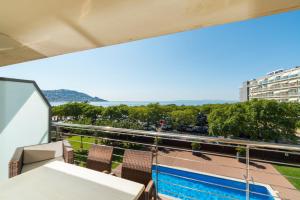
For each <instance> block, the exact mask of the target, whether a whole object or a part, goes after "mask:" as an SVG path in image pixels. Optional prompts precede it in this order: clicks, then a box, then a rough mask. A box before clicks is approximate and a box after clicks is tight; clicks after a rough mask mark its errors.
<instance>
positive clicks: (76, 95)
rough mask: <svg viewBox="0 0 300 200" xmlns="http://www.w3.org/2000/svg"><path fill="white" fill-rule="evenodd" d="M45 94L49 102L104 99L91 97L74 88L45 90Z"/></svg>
mask: <svg viewBox="0 0 300 200" xmlns="http://www.w3.org/2000/svg"><path fill="white" fill-rule="evenodd" d="M43 93H44V95H45V96H46V98H47V99H48V101H49V102H85V101H88V102H103V101H106V100H104V99H100V98H99V97H91V96H89V95H87V94H85V93H82V92H77V91H74V90H66V89H60V90H43Z"/></svg>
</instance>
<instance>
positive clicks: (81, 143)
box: [51, 123, 300, 199]
mask: <svg viewBox="0 0 300 200" xmlns="http://www.w3.org/2000/svg"><path fill="white" fill-rule="evenodd" d="M51 136H52V140H54V141H56V140H62V139H64V140H68V141H69V142H70V143H71V144H72V146H73V148H74V151H75V164H76V165H79V166H82V167H85V166H86V161H87V158H88V152H89V149H90V148H91V146H92V145H94V144H98V145H107V146H112V147H113V148H114V151H113V160H112V163H113V164H112V171H113V172H114V174H116V175H117V176H121V172H120V171H121V168H122V160H123V156H124V151H125V150H126V149H135V150H142V151H151V152H153V156H154V158H153V170H152V173H153V174H152V177H153V180H154V182H155V186H156V190H157V193H158V194H159V196H160V197H161V198H166V199H172V198H179V199H201V198H203V197H205V198H217V199H218V198H219V199H227V198H229V199H230V198H233V199H234V198H237V196H239V195H241V197H242V198H246V197H247V195H248V196H249V197H250V199H252V198H258V199H265V197H268V198H267V199H298V198H299V197H300V191H298V190H297V189H296V188H295V187H294V186H293V185H292V184H291V183H289V181H288V180H293V179H298V178H297V177H291V176H286V175H282V174H280V173H278V172H277V171H276V169H275V168H274V167H275V166H277V165H287V166H293V167H300V165H299V159H300V148H299V147H297V146H286V145H278V144H267V143H260V142H247V141H244V140H233V139H224V138H213V137H204V136H193V135H181V134H176V133H163V132H150V131H138V130H131V129H121V128H112V127H101V126H91V125H79V124H64V123H52V132H51ZM240 147H243V148H245V150H246V152H245V154H242V155H240V156H239V159H237V155H236V153H237V148H240ZM239 160H240V161H239ZM191 174H192V175H191ZM190 175H191V176H190ZM203 176H205V177H203ZM206 176H209V177H206ZM214 178H221V179H222V180H223V181H225V182H226V181H227V180H235V181H237V182H238V183H242V186H241V187H239V186H236V185H235V186H234V183H233V184H232V185H231V184H229V183H225V182H215V179H214ZM190 181H191V182H193V183H194V184H195V185H196V186H192V185H191V184H190V183H189V182H190ZM255 185H260V186H264V187H265V188H267V190H268V191H269V193H268V194H264V193H260V192H258V191H255V189H252V188H255V187H256V186H255ZM201 188H205V189H204V190H203V189H201ZM247 188H248V189H247ZM249 188H250V189H249ZM220 191H225V193H222V192H220ZM227 192H229V193H231V192H232V193H233V195H232V196H230V195H229V196H227V197H226V198H224V197H220V195H221V196H222V195H224V194H226V193H227ZM237 194H239V195H237ZM235 195H237V196H235ZM238 198H239V197H238Z"/></svg>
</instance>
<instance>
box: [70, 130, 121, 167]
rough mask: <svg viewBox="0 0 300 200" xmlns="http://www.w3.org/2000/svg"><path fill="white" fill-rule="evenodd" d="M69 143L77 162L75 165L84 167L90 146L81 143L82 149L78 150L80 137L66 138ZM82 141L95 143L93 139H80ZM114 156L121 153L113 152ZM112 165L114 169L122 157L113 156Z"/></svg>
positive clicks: (118, 151)
mask: <svg viewBox="0 0 300 200" xmlns="http://www.w3.org/2000/svg"><path fill="white" fill-rule="evenodd" d="M68 140H69V142H70V143H71V145H72V147H73V149H74V151H75V154H76V155H75V161H77V163H78V164H79V165H80V166H82V167H85V162H86V156H87V154H88V149H89V148H90V146H91V144H85V143H83V145H82V146H83V148H82V149H81V148H80V141H81V138H80V136H71V137H69V138H68ZM82 141H83V142H88V143H95V139H94V138H92V137H82ZM114 154H116V155H123V151H120V150H117V149H115V150H114ZM113 161H114V162H113V163H112V168H113V169H114V168H116V167H117V166H118V165H119V163H116V162H122V157H120V156H115V155H114V156H113Z"/></svg>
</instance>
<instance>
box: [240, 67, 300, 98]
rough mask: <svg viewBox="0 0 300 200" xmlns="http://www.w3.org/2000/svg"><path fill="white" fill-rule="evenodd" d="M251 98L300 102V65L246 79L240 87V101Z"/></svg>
mask: <svg viewBox="0 0 300 200" xmlns="http://www.w3.org/2000/svg"><path fill="white" fill-rule="evenodd" d="M251 99H274V100H277V101H280V102H300V66H297V67H294V68H291V69H286V70H283V69H280V70H276V71H273V72H270V73H268V74H267V75H266V76H263V77H260V78H256V79H252V80H249V81H245V82H244V83H243V85H242V87H241V88H240V101H241V102H243V101H247V100H251Z"/></svg>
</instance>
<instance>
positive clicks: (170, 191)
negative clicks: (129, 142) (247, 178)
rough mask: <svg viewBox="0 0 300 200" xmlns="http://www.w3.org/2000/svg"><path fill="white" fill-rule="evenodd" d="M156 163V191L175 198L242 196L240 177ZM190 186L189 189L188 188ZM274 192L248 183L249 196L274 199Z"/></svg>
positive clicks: (210, 199)
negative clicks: (233, 177) (198, 171)
mask: <svg viewBox="0 0 300 200" xmlns="http://www.w3.org/2000/svg"><path fill="white" fill-rule="evenodd" d="M157 167H158V172H159V173H158V192H159V193H160V194H163V195H167V196H170V197H173V198H175V199H184V200H190V199H205V200H206V199H207V200H228V199H237V200H245V199H246V192H245V190H246V184H245V182H243V181H242V180H240V181H239V180H238V179H229V178H226V177H220V176H214V175H210V174H204V173H196V172H193V171H189V170H183V169H177V168H171V167H167V166H161V165H159V166H157ZM152 170H153V173H152V174H153V175H152V176H153V180H154V181H155V182H156V166H155V165H154V166H153V168H152ZM190 188H192V189H190ZM272 196H274V192H273V190H272V188H271V187H270V186H268V185H263V184H250V199H251V200H275V199H276V200H277V199H279V198H274V197H272Z"/></svg>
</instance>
